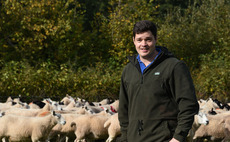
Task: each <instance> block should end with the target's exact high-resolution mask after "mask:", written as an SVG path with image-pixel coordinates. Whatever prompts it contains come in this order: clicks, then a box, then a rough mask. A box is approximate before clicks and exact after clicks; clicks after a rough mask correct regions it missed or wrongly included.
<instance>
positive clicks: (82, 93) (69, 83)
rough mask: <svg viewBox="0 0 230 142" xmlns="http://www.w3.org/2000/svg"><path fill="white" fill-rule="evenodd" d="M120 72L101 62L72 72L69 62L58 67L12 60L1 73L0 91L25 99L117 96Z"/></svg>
mask: <svg viewBox="0 0 230 142" xmlns="http://www.w3.org/2000/svg"><path fill="white" fill-rule="evenodd" d="M120 75H121V74H119V71H115V70H111V69H109V68H108V66H106V65H105V64H103V63H98V64H97V66H96V67H88V68H86V69H78V70H77V71H74V69H73V68H72V65H71V64H62V65H61V66H60V67H57V66H55V65H54V64H51V63H49V62H44V63H42V64H40V65H39V66H37V67H31V66H30V65H29V63H28V62H26V61H20V62H15V61H11V62H9V63H6V64H5V66H4V67H3V69H2V70H1V72H0V90H1V91H0V93H1V96H18V95H21V96H22V97H24V98H45V97H50V98H55V99H61V98H62V97H64V96H65V95H66V94H70V95H72V96H78V97H81V98H85V99H87V100H90V101H96V100H97V101H99V100H101V99H103V98H107V97H110V98H113V99H117V98H118V93H119V84H120Z"/></svg>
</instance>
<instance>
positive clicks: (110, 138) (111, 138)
mask: <svg viewBox="0 0 230 142" xmlns="http://www.w3.org/2000/svg"><path fill="white" fill-rule="evenodd" d="M113 139H114V137H109V138H108V139H107V140H106V142H112V141H113Z"/></svg>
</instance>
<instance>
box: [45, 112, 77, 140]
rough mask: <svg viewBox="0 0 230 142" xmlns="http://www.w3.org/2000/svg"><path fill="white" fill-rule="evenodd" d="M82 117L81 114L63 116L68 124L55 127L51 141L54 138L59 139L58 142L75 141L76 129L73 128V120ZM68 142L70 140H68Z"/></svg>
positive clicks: (51, 134)
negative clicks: (63, 141)
mask: <svg viewBox="0 0 230 142" xmlns="http://www.w3.org/2000/svg"><path fill="white" fill-rule="evenodd" d="M79 116H81V115H79V114H62V117H63V118H64V119H65V121H66V124H65V125H61V124H57V125H55V126H54V127H53V129H52V130H51V132H50V134H49V140H53V139H54V138H56V139H57V138H58V141H59V142H61V141H62V140H64V139H66V138H67V139H73V140H74V139H75V138H76V137H75V134H74V131H75V129H74V128H73V127H71V123H72V120H74V119H76V118H77V117H79ZM66 141H68V140H66Z"/></svg>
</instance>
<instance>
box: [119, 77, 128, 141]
mask: <svg viewBox="0 0 230 142" xmlns="http://www.w3.org/2000/svg"><path fill="white" fill-rule="evenodd" d="M126 89H127V88H126V86H125V83H124V81H123V74H122V77H121V85H120V93H119V110H118V119H119V122H120V126H121V138H120V141H122V142H125V141H127V128H128V125H129V118H128V105H129V104H128V103H129V102H128V95H127V90H126Z"/></svg>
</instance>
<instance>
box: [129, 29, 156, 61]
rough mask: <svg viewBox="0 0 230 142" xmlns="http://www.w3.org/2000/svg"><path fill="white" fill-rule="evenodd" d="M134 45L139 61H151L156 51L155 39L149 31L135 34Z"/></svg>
mask: <svg viewBox="0 0 230 142" xmlns="http://www.w3.org/2000/svg"><path fill="white" fill-rule="evenodd" d="M133 42H134V45H135V47H136V50H137V52H138V54H139V55H140V58H141V59H152V58H153V57H154V53H155V51H156V48H155V45H156V39H155V38H154V36H153V34H152V33H151V32H150V31H147V32H143V33H140V34H136V36H135V38H133Z"/></svg>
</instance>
